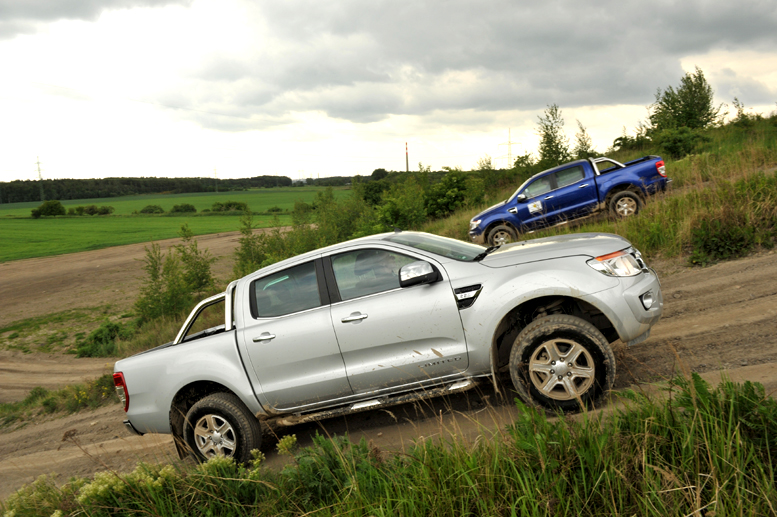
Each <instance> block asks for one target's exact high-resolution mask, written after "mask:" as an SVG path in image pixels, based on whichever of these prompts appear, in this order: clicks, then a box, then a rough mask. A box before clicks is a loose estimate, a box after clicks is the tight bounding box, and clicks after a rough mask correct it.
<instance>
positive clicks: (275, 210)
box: [267, 206, 283, 214]
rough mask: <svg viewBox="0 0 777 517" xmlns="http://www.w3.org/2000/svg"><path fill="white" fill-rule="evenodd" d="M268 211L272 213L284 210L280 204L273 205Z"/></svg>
mask: <svg viewBox="0 0 777 517" xmlns="http://www.w3.org/2000/svg"><path fill="white" fill-rule="evenodd" d="M267 211H268V212H270V213H271V214H277V213H279V212H283V208H281V207H279V206H271V207H270V208H268V209H267Z"/></svg>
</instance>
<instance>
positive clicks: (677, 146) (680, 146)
mask: <svg viewBox="0 0 777 517" xmlns="http://www.w3.org/2000/svg"><path fill="white" fill-rule="evenodd" d="M656 141H657V143H658V145H660V146H661V148H662V149H663V150H664V151H666V153H667V154H669V156H671V157H672V158H682V157H683V156H686V155H689V154H691V153H692V152H693V151H694V149H696V148H697V147H698V146H699V145H700V144H703V143H705V142H709V141H710V138H709V137H708V136H707V135H705V134H703V133H702V132H701V131H699V130H693V129H690V128H687V127H678V128H676V129H665V130H663V131H661V132H660V133H658V134H657V135H656Z"/></svg>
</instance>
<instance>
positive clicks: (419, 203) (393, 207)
mask: <svg viewBox="0 0 777 517" xmlns="http://www.w3.org/2000/svg"><path fill="white" fill-rule="evenodd" d="M376 211H377V216H378V220H379V221H380V222H381V223H382V224H383V225H385V227H386V228H385V229H386V230H390V229H392V228H395V227H396V228H400V229H402V230H410V229H414V228H418V227H419V226H420V225H421V223H423V222H424V221H425V220H426V208H425V206H424V192H423V190H422V189H421V187H420V185H418V182H417V181H416V179H415V178H414V177H412V176H411V177H409V178H408V179H407V181H405V183H402V184H396V185H392V187H391V189H389V191H388V192H386V193H384V194H383V204H381V205H380V206H378V207H377V209H376Z"/></svg>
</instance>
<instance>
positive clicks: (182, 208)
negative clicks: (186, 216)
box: [170, 203, 197, 214]
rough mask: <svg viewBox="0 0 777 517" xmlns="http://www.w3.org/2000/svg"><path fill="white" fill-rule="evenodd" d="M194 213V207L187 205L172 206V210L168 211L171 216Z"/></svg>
mask: <svg viewBox="0 0 777 517" xmlns="http://www.w3.org/2000/svg"><path fill="white" fill-rule="evenodd" d="M196 211H197V209H196V208H194V205H190V204H189V203H181V204H180V205H173V209H172V210H170V213H171V214H177V213H191V212H196Z"/></svg>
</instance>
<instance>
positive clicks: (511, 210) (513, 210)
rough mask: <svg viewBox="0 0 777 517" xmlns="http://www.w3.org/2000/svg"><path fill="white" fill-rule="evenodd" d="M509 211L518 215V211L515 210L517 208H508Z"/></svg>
mask: <svg viewBox="0 0 777 517" xmlns="http://www.w3.org/2000/svg"><path fill="white" fill-rule="evenodd" d="M507 211H508V212H510V213H511V214H517V213H518V209H517V208H515V207H512V208H508V209H507Z"/></svg>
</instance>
